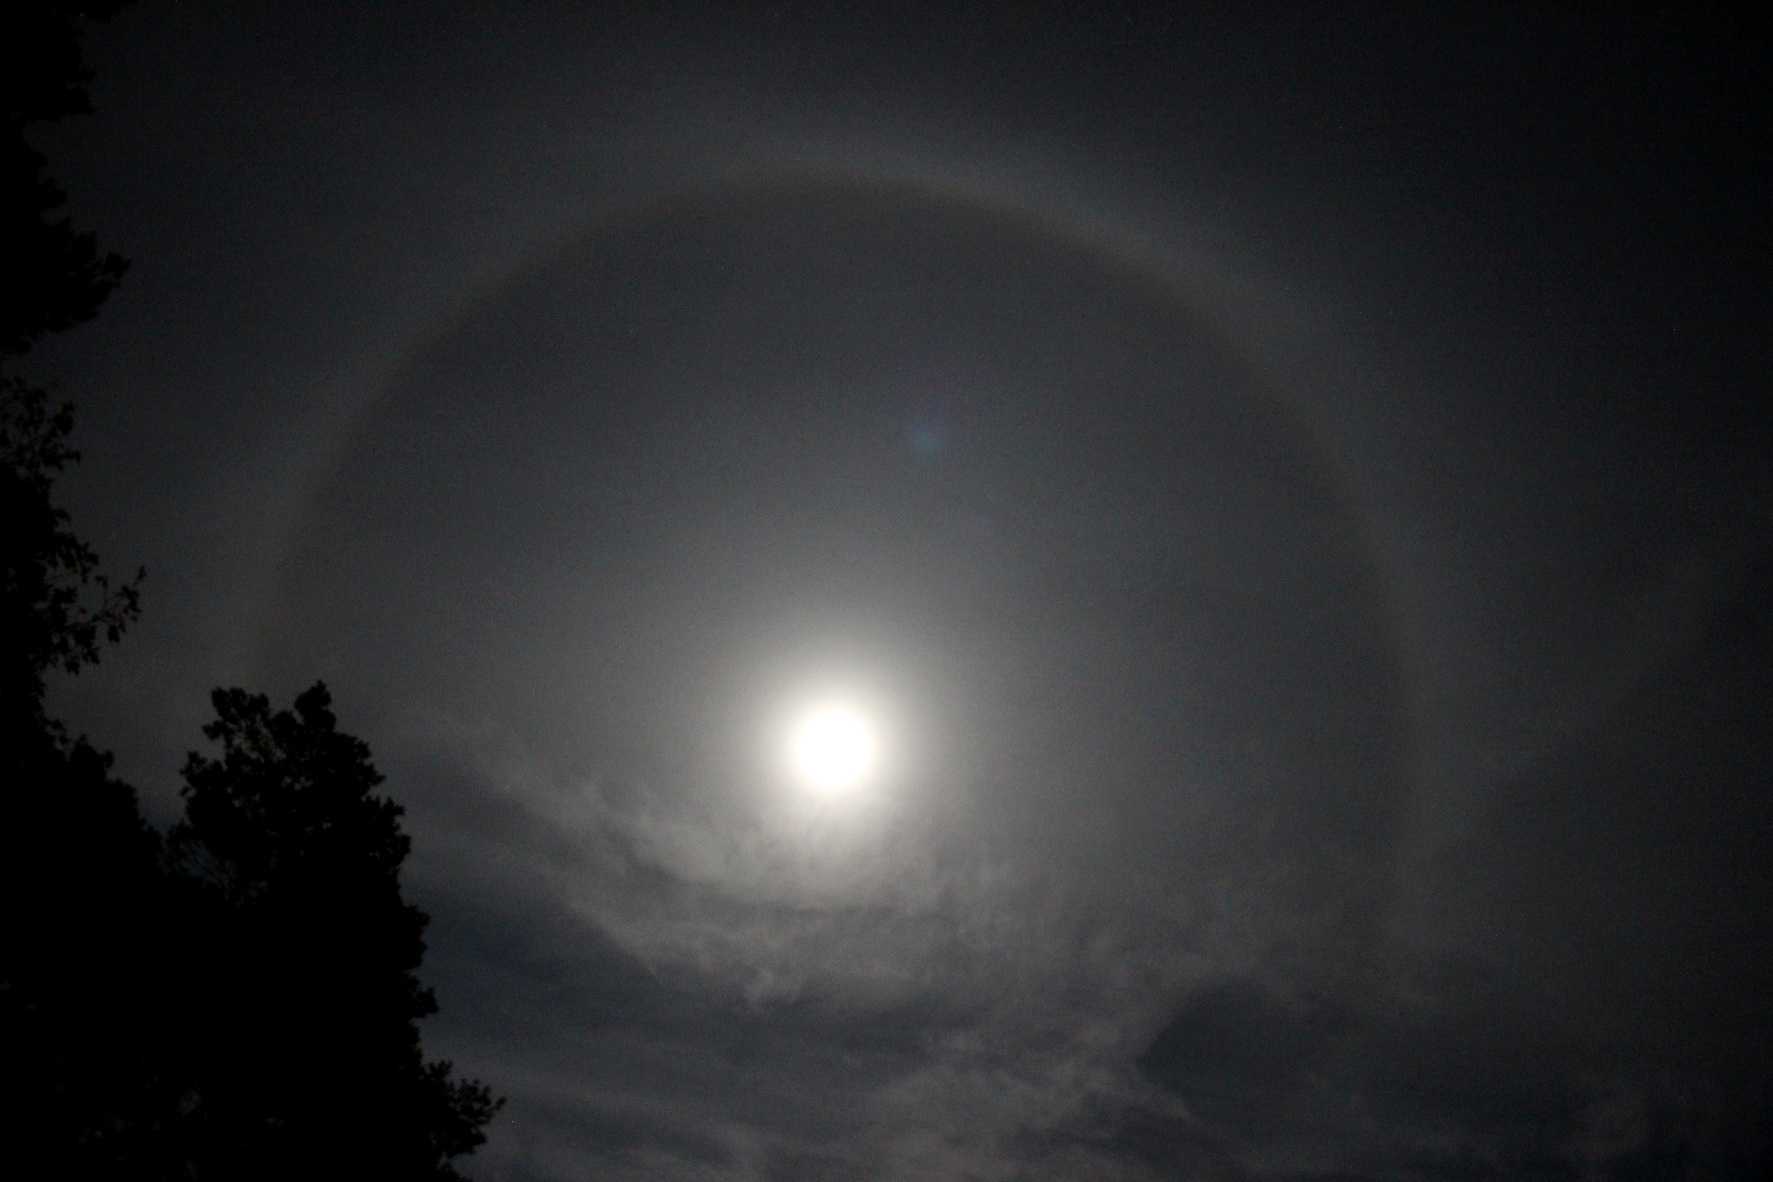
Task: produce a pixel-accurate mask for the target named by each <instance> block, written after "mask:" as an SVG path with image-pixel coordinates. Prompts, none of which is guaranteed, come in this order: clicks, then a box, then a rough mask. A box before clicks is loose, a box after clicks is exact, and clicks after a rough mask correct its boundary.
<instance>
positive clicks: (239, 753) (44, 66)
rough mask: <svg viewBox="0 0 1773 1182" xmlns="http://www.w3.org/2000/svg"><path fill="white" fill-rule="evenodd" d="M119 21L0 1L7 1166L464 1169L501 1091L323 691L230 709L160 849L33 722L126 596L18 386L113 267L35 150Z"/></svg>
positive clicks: (299, 1173) (42, 419)
mask: <svg viewBox="0 0 1773 1182" xmlns="http://www.w3.org/2000/svg"><path fill="white" fill-rule="evenodd" d="M118 7H120V5H119V4H116V3H99V4H90V3H88V4H80V3H30V2H28V0H27V2H26V3H22V4H10V5H5V6H0V115H3V118H4V120H5V123H4V126H3V127H0V136H3V137H4V142H3V143H0V265H3V266H4V268H5V284H4V287H3V288H0V366H6V367H8V368H7V369H6V370H5V372H0V522H3V523H4V527H3V528H0V799H3V800H4V804H5V813H4V816H3V817H0V898H4V900H5V904H4V911H0V915H3V916H4V919H5V923H4V926H3V927H0V1163H4V1164H3V1165H0V1172H4V1173H5V1174H6V1175H7V1176H11V1175H12V1173H14V1172H17V1171H19V1170H21V1169H22V1170H23V1171H25V1172H26V1173H25V1174H21V1175H20V1176H27V1175H28V1176H31V1177H58V1178H62V1177H65V1178H78V1179H83V1180H97V1179H125V1178H127V1179H181V1180H186V1182H189V1180H191V1179H212V1178H213V1179H224V1178H225V1179H236V1178H253V1179H281V1178H289V1179H294V1178H298V1177H300V1178H304V1179H311V1178H313V1177H315V1176H317V1175H319V1174H321V1172H322V1171H326V1172H331V1173H335V1174H342V1175H344V1176H347V1177H374V1178H378V1179H384V1178H385V1179H439V1178H442V1179H447V1178H454V1177H457V1176H458V1175H456V1173H455V1172H454V1170H453V1169H451V1167H450V1164H449V1163H450V1161H451V1159H453V1158H456V1157H459V1156H461V1155H462V1154H465V1153H469V1152H472V1151H473V1149H474V1148H475V1147H476V1146H478V1145H479V1144H480V1143H481V1142H482V1140H483V1133H482V1129H483V1128H484V1126H485V1125H486V1123H487V1121H488V1120H490V1119H491V1118H492V1116H493V1114H494V1112H496V1111H497V1109H498V1107H499V1102H498V1101H495V1100H494V1099H493V1098H492V1096H491V1094H490V1093H489V1092H488V1091H487V1089H486V1088H485V1087H483V1086H482V1085H480V1084H478V1083H475V1082H472V1081H459V1080H455V1079H453V1078H452V1077H451V1067H450V1064H448V1063H447V1062H427V1061H426V1060H425V1059H424V1056H423V1054H422V1052H421V1049H420V1045H419V1033H418V1022H419V1020H420V1019H422V1018H424V1017H425V1016H426V1015H428V1014H430V1013H432V1012H433V1011H434V1010H435V1009H436V1003H435V1001H434V1000H433V998H432V996H431V994H430V992H429V991H428V990H426V989H425V988H424V987H423V986H422V985H421V984H420V983H419V981H418V978H417V976H416V975H415V972H416V969H417V967H418V965H419V962H420V959H421V957H422V956H423V953H424V943H423V940H422V933H423V930H424V926H425V916H424V914H423V913H422V912H420V911H419V910H418V909H417V908H415V907H413V906H411V905H410V904H408V903H407V902H406V901H405V900H404V898H403V897H402V896H401V892H400V885H399V870H400V865H401V863H402V861H403V860H404V859H405V857H406V853H407V849H408V841H407V838H406V837H405V835H404V834H403V833H401V831H400V827H399V817H400V814H401V810H400V808H399V806H397V805H395V804H393V803H392V802H391V801H389V800H387V799H385V798H383V797H380V796H377V795H375V794H374V791H373V790H374V788H375V787H376V786H377V785H378V784H379V783H380V776H379V775H378V774H377V773H376V771H375V769H374V767H373V766H372V765H371V763H370V762H369V751H368V748H367V747H366V746H365V745H364V744H363V743H362V742H360V741H359V740H357V739H355V738H352V737H351V736H349V735H345V734H342V733H340V732H339V731H338V730H337V728H336V725H335V719H334V718H333V715H332V712H331V710H330V707H329V703H328V699H327V696H326V691H325V689H324V688H323V687H320V686H318V685H317V686H315V687H314V688H313V689H312V690H309V691H308V692H307V693H305V694H303V695H302V696H301V697H300V698H299V699H298V700H297V703H296V709H295V711H294V712H293V713H290V712H277V713H272V712H271V710H270V706H269V703H268V702H267V701H266V699H264V698H262V697H253V696H250V695H247V694H245V693H243V692H242V691H239V690H229V691H225V692H222V691H218V693H217V694H216V697H215V703H216V710H217V715H218V717H217V721H216V722H215V723H213V724H212V725H211V726H210V727H208V728H207V730H206V733H207V734H208V735H209V736H210V738H212V739H214V740H216V741H217V742H218V743H220V745H221V754H220V757H219V758H216V759H208V758H205V757H203V756H198V755H193V756H192V757H191V759H190V761H189V762H188V764H187V766H186V777H187V782H188V787H187V791H186V806H187V808H186V816H185V819H184V821H183V822H181V823H180V824H179V825H178V827H177V828H176V829H175V830H174V832H173V833H172V835H171V837H170V840H168V841H165V842H163V841H162V840H161V838H160V836H159V835H158V834H157V833H156V832H155V831H154V830H153V828H152V827H151V826H149V825H148V824H147V823H146V821H145V820H144V819H143V817H142V814H141V811H140V808H139V806H138V803H137V800H136V794H135V792H134V790H133V789H131V788H130V787H129V786H128V785H127V784H124V783H122V782H121V781H119V780H117V779H116V778H115V777H113V776H112V775H111V758H110V756H109V755H107V754H105V753H102V752H100V751H99V750H97V749H96V748H94V747H93V746H92V745H91V744H89V743H88V742H87V741H86V740H85V739H84V738H72V737H70V736H69V734H68V733H67V730H66V729H65V728H64V727H63V726H62V725H61V724H60V723H59V722H58V721H57V720H55V719H53V718H51V717H50V715H49V712H48V710H47V707H46V705H45V693H46V689H47V679H48V676H49V674H50V673H51V672H52V671H61V672H65V673H74V672H78V671H79V670H81V669H82V668H84V667H86V666H87V665H90V664H92V663H93V662H95V661H96V660H97V659H98V657H99V655H100V652H101V649H102V648H103V646H104V645H105V644H107V643H113V642H115V641H117V640H118V639H119V638H120V637H121V635H122V633H123V631H124V629H125V628H126V627H127V625H128V624H129V623H130V622H132V621H133V620H134V619H135V618H136V616H137V614H138V612H139V607H140V604H139V584H140V579H141V577H142V576H141V574H140V573H139V572H138V573H137V575H136V578H135V579H134V580H132V581H130V582H128V583H125V584H122V585H114V584H112V583H111V582H110V581H109V580H108V579H107V578H106V577H105V576H104V575H103V574H102V573H101V572H100V570H99V566H98V560H97V557H96V556H95V555H94V553H93V551H92V549H91V547H89V546H88V545H87V544H86V543H85V542H84V541H83V540H82V539H81V538H80V537H79V536H78V535H77V534H76V533H75V532H74V531H73V528H72V524H71V522H70V520H69V518H68V515H67V513H66V512H65V511H63V510H62V509H61V508H60V506H59V505H57V503H56V500H55V484H56V481H57V479H58V477H59V476H60V475H61V474H62V473H63V472H64V471H65V470H66V469H67V467H68V466H69V465H71V464H73V463H75V462H76V461H77V460H78V459H79V455H78V453H77V452H76V451H75V450H74V449H73V447H72V445H71V442H70V435H71V431H72V428H73V414H72V411H71V409H70V408H69V407H67V406H66V405H61V404H58V403H57V402H56V401H55V400H53V399H52V398H51V397H50V395H49V394H48V393H47V392H46V391H45V390H44V389H43V388H42V387H41V386H38V385H35V384H33V383H31V382H30V381H27V380H26V379H25V378H23V377H21V376H19V375H17V374H15V373H14V372H12V370H11V368H10V366H11V365H12V363H13V362H14V361H15V360H16V359H17V358H18V357H19V356H20V355H21V354H23V353H25V352H26V351H27V350H28V349H29V348H30V347H31V346H32V344H34V343H35V342H37V341H38V340H40V339H41V338H42V337H43V336H44V335H45V334H46V333H51V332H58V331H61V330H63V329H66V328H68V327H71V326H73V325H74V324H77V323H79V322H80V321H82V320H85V319H87V318H89V317H91V316H92V315H93V314H94V313H95V312H96V311H97V309H98V307H99V305H100V304H101V303H102V302H103V301H104V299H105V297H106V296H107V295H108V294H109V292H110V291H111V289H112V287H113V286H114V285H115V284H116V282H117V280H118V278H119V277H120V276H121V275H122V273H123V269H124V264H123V261H122V260H121V259H120V258H118V257H117V256H116V255H113V254H109V253H102V252H100V251H99V250H98V248H97V246H96V245H95V243H94V241H93V238H92V236H91V235H90V234H85V233H81V232H79V231H76V230H75V229H73V228H72V227H71V225H70V223H69V221H68V219H67V218H66V217H65V216H63V215H62V214H61V212H60V211H61V208H62V206H63V204H64V201H65V199H64V195H63V193H62V191H61V189H60V187H59V186H57V185H56V184H55V183H54V182H53V181H51V180H50V179H49V178H48V177H47V176H46V175H45V174H44V171H43V167H44V164H45V161H44V158H43V156H42V155H41V154H40V153H38V152H37V151H36V150H35V149H34V148H33V147H32V146H31V145H30V144H29V143H28V142H27V140H26V138H25V137H26V129H27V127H28V126H29V125H30V124H32V123H35V122H40V121H43V120H48V119H56V118H60V117H62V116H64V115H68V114H75V113H79V112H83V111H85V110H87V109H88V104H87V99H86V92H85V84H86V81H87V73H86V70H85V67H84V66H83V64H82V63H81V59H80V52H79V24H80V20H81V19H83V17H84V16H88V15H108V14H109V12H111V11H112V10H114V9H116V8H118Z"/></svg>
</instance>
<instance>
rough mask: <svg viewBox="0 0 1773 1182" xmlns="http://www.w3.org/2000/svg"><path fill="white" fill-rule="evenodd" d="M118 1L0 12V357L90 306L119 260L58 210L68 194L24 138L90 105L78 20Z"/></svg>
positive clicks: (119, 267)
mask: <svg viewBox="0 0 1773 1182" xmlns="http://www.w3.org/2000/svg"><path fill="white" fill-rule="evenodd" d="M122 7H123V5H122V4H121V3H117V2H114V0H112V2H99V3H94V2H91V0H88V2H86V3H79V2H72V3H70V2H62V3H44V2H42V0H23V2H22V3H13V4H8V5H5V6H4V14H3V15H0V102H3V104H4V111H3V114H4V118H5V121H6V122H5V127H4V129H3V134H4V140H3V141H0V170H3V171H0V202H3V203H4V204H3V205H0V259H5V260H6V263H5V265H6V269H7V277H6V283H5V284H4V286H0V356H10V355H15V354H18V353H22V352H24V351H25V350H26V349H28V348H30V347H31V345H32V343H33V342H35V341H37V340H38V339H39V338H40V337H42V336H43V335H44V334H45V333H50V332H59V331H61V330H62V329H65V328H70V327H72V326H73V325H75V324H78V323H80V322H81V321H82V320H87V319H90V318H91V317H92V315H93V314H94V313H96V312H97V311H98V308H99V305H100V304H102V303H103V302H104V300H105V297H106V296H108V295H109V294H110V293H111V289H112V288H113V287H115V286H116V285H117V281H118V279H120V278H122V276H123V272H124V270H125V268H126V267H127V264H126V263H125V262H124V260H123V259H122V258H120V257H119V256H117V255H115V254H112V253H110V252H108V251H104V252H101V251H100V250H99V248H98V245H97V243H96V242H95V241H94V239H93V236H92V235H91V234H90V233H83V232H81V231H78V230H75V229H74V228H73V225H72V224H71V223H70V222H69V220H68V218H67V216H66V215H65V214H63V213H62V207H63V206H64V205H65V204H66V203H67V194H66V193H64V192H63V191H62V188H61V186H60V185H57V184H56V183H55V182H54V181H53V180H51V179H50V178H49V176H48V175H47V174H46V173H45V172H44V167H45V165H46V164H47V163H48V161H47V160H45V158H44V156H43V154H42V153H41V152H39V151H37V150H36V149H35V148H34V147H32V146H31V144H30V143H29V142H28V141H27V140H26V138H25V135H26V128H28V127H29V126H30V125H31V124H34V123H44V122H49V121H51V120H55V119H61V118H64V117H66V116H68V115H83V114H86V113H87V112H89V111H91V110H92V104H91V101H90V99H89V98H88V97H87V93H86V85H87V83H88V82H89V81H90V75H89V72H88V70H87V68H86V65H85V63H84V62H83V61H82V60H81V54H80V32H81V29H80V26H81V22H82V21H83V20H85V19H89V18H103V17H108V16H110V15H111V14H113V13H115V12H116V11H117V10H118V9H119V8H122Z"/></svg>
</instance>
